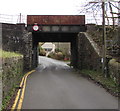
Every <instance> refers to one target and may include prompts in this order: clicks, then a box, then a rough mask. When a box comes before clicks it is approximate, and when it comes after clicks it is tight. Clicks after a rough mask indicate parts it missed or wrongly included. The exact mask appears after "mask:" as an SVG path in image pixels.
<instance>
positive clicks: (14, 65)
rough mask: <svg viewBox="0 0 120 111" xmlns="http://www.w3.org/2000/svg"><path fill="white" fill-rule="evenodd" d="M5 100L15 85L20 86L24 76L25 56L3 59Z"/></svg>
mask: <svg viewBox="0 0 120 111" xmlns="http://www.w3.org/2000/svg"><path fill="white" fill-rule="evenodd" d="M2 66H3V67H2V69H3V72H2V86H3V99H4V98H5V97H6V96H7V95H8V94H9V92H10V91H11V90H12V88H13V87H15V85H17V84H19V82H20V79H21V77H22V76H23V56H18V57H11V58H3V59H2Z"/></svg>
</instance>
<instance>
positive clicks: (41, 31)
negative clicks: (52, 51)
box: [27, 15, 86, 67]
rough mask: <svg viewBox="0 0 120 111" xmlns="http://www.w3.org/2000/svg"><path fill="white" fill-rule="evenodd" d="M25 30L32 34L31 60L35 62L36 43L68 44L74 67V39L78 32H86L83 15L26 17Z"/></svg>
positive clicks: (75, 55) (75, 54)
mask: <svg viewBox="0 0 120 111" xmlns="http://www.w3.org/2000/svg"><path fill="white" fill-rule="evenodd" d="M27 30H28V31H29V32H32V39H33V50H34V57H33V58H34V59H33V60H37V59H36V58H37V45H38V42H70V43H71V54H72V56H71V62H72V65H73V66H75V65H76V62H77V52H76V51H77V47H76V45H77V41H76V37H77V35H78V33H79V32H85V31H86V27H85V16H84V15H78V16H75V15H28V16H27ZM34 63H37V61H34ZM75 67H76V66H75Z"/></svg>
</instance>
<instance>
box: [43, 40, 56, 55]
mask: <svg viewBox="0 0 120 111" xmlns="http://www.w3.org/2000/svg"><path fill="white" fill-rule="evenodd" d="M41 47H42V48H43V49H45V51H46V56H48V55H49V54H50V53H51V52H55V44H53V43H52V42H46V43H44V44H43V45H42V46H41Z"/></svg>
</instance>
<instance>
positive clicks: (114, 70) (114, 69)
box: [108, 59, 120, 84]
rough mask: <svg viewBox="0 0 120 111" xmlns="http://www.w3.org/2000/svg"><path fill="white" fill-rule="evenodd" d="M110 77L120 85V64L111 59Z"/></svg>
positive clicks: (109, 65)
mask: <svg viewBox="0 0 120 111" xmlns="http://www.w3.org/2000/svg"><path fill="white" fill-rule="evenodd" d="M108 67H109V74H110V77H111V78H113V79H114V81H115V82H116V83H119V84H120V63H118V62H117V61H116V60H115V59H111V60H110V61H109V63H108Z"/></svg>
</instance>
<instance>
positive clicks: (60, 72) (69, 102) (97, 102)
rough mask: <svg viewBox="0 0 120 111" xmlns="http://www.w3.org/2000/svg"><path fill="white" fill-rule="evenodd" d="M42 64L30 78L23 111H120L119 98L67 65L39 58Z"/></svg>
mask: <svg viewBox="0 0 120 111" xmlns="http://www.w3.org/2000/svg"><path fill="white" fill-rule="evenodd" d="M39 64H40V65H39V67H38V68H37V69H36V72H34V73H33V74H31V75H29V76H28V79H27V85H26V90H25V98H24V100H23V106H22V109H118V100H117V98H115V97H113V96H111V95H110V94H109V93H107V92H106V91H105V89H103V88H101V87H99V86H97V85H95V84H94V83H92V82H90V81H88V80H87V79H85V78H83V77H80V76H78V75H77V74H75V72H74V71H73V69H72V68H70V67H69V66H67V65H66V63H64V62H61V61H57V60H54V59H50V58H47V57H41V56H40V57H39Z"/></svg>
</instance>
